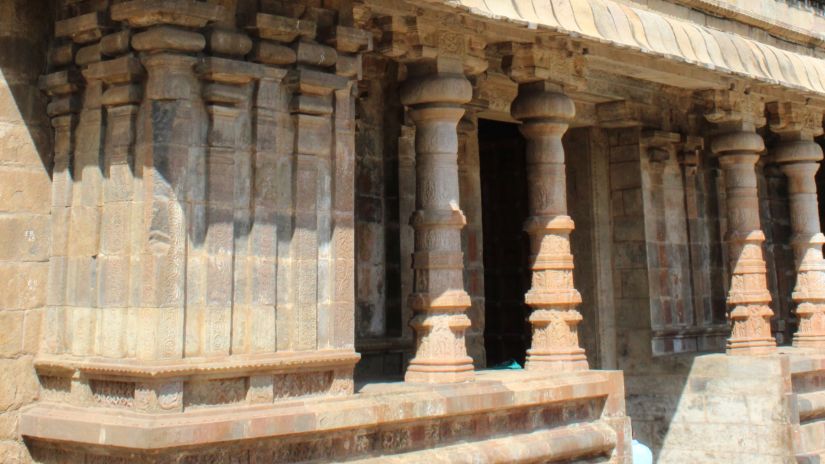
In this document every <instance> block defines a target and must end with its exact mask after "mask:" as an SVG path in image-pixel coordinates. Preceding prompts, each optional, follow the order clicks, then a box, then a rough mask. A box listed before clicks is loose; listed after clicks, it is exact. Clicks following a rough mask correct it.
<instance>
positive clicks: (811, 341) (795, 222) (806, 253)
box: [768, 103, 825, 348]
mask: <svg viewBox="0 0 825 464" xmlns="http://www.w3.org/2000/svg"><path fill="white" fill-rule="evenodd" d="M768 112H769V114H770V128H771V130H772V131H773V132H774V133H776V134H778V135H779V142H778V143H777V144H776V146H775V147H774V149H773V150H772V152H773V153H772V155H773V161H774V162H776V163H778V164H779V165H780V169H781V170H782V172H783V173H785V175H786V176H788V197H789V201H790V208H791V229H792V233H793V235H792V237H791V245H792V246H793V249H794V261H795V263H796V272H797V274H796V285H795V287H794V290H793V294H792V298H793V301H794V303H796V305H797V306H796V313H797V315H798V316H799V329H798V331H797V332H796V335H794V340H793V344H794V346H799V347H810V348H825V259H823V256H822V245H823V244H825V235H823V234H822V232H821V229H820V224H819V205H818V202H817V196H816V195H817V192H816V177H815V176H816V171H817V170H818V169H819V162H820V161H821V160H822V148H821V147H820V146H819V144H817V143H816V142H814V140H813V139H814V137H816V136H818V135H821V134H822V131H823V130H822V110H821V109H817V110H814V109H811V108H810V107H808V106H806V105H802V104H797V103H771V104H769V105H768Z"/></svg>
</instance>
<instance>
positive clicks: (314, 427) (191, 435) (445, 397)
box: [20, 371, 629, 452]
mask: <svg viewBox="0 0 825 464" xmlns="http://www.w3.org/2000/svg"><path fill="white" fill-rule="evenodd" d="M479 377H480V379H479V380H478V381H476V382H474V383H464V384H455V385H445V386H440V385H422V384H418V385H410V384H409V383H405V384H401V383H391V384H377V385H372V386H368V387H365V389H364V390H363V391H362V392H361V393H360V394H359V395H357V396H329V397H315V398H311V399H307V400H304V401H290V402H289V403H285V404H284V405H279V404H278V403H277V402H276V403H275V404H270V405H263V404H260V403H259V404H254V405H250V406H239V405H233V407H231V408H225V407H216V408H212V409H200V410H195V411H191V412H180V413H164V414H145V413H132V412H126V411H123V410H115V411H111V412H107V411H105V410H102V409H99V408H97V409H94V410H90V409H87V408H78V407H72V406H66V405H62V404H57V403H39V404H37V405H35V406H34V407H32V408H29V409H27V410H26V411H25V412H24V413H23V414H22V417H21V420H20V431H21V434H22V435H23V436H25V437H27V438H30V439H35V440H56V441H69V442H73V443H76V444H83V445H91V446H100V447H118V448H123V449H126V450H130V451H135V450H141V451H144V452H158V451H163V450H169V449H175V448H183V447H198V446H212V445H217V444H220V443H225V442H236V441H238V440H256V439H271V438H278V437H285V436H287V435H290V436H294V435H296V434H300V435H303V434H306V435H307V436H313V437H315V436H323V435H325V434H328V433H334V432H339V431H342V430H353V429H367V430H374V429H376V428H377V427H378V426H380V427H388V426H392V425H393V424H399V425H400V424H411V423H422V424H423V423H426V422H428V421H432V420H437V419H449V418H451V417H457V416H468V415H473V414H475V415H479V414H486V413H490V412H494V411H501V412H505V411H508V410H515V409H524V408H530V407H541V406H544V405H549V404H550V403H553V404H564V403H573V402H582V401H587V400H598V399H601V398H604V399H605V400H604V401H605V402H604V405H605V406H604V409H603V410H602V411H601V414H600V416H601V420H603V421H604V420H612V419H617V420H618V419H621V418H623V417H624V398H623V389H622V374H621V372H616V371H582V372H566V373H557V374H554V375H548V374H547V373H542V374H535V373H530V372H525V371H519V372H483V373H480V375H479ZM571 387H573V388H571ZM471 398H474V399H478V398H483V399H484V400H483V401H477V400H469V399H471ZM597 414H598V413H597ZM591 423H593V424H599V423H600V420H599V419H598V418H597V419H596V420H595V421H594V422H591ZM627 438H628V439H629V437H627Z"/></svg>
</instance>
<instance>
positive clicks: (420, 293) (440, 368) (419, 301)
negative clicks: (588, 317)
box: [401, 60, 474, 383]
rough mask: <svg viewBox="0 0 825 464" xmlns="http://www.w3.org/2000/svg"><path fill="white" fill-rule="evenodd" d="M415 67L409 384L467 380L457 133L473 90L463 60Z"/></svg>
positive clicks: (405, 97)
mask: <svg viewBox="0 0 825 464" xmlns="http://www.w3.org/2000/svg"><path fill="white" fill-rule="evenodd" d="M411 68H412V69H411V77H410V78H409V79H408V80H407V81H406V82H405V83H404V85H403V87H402V89H401V102H402V103H403V104H404V105H406V106H409V107H411V110H410V117H411V118H412V120H413V122H414V123H415V127H416V133H415V152H416V199H415V202H416V205H415V207H416V210H415V212H414V213H413V215H412V218H411V220H410V222H411V224H412V226H413V228H414V229H415V248H414V250H415V251H414V253H413V272H414V275H415V283H414V285H413V294H412V295H411V296H410V304H411V306H412V308H413V311H414V312H415V316H414V317H413V320H412V327H413V329H414V330H415V332H416V352H415V357H414V358H413V360H412V361H411V362H410V366H409V367H408V368H407V373H406V380H407V381H408V382H431V383H449V382H461V381H465V380H471V379H472V378H473V376H474V374H473V360H472V358H470V357H469V356H467V348H466V346H465V343H464V333H465V331H466V330H467V328H468V327H469V326H470V319H469V318H468V317H467V315H466V314H465V312H466V311H467V308H468V307H469V306H470V297H469V295H468V294H467V292H465V291H464V279H463V276H462V273H463V267H464V265H463V255H462V253H461V228H462V227H463V226H464V224H465V222H466V220H465V218H464V214H463V213H462V212H461V209H460V207H459V184H458V133H457V130H456V128H457V125H458V122H459V120H460V119H461V116H462V115H463V114H464V108H462V107H461V105H462V104H463V103H467V102H468V101H469V100H470V98H471V97H472V88H471V85H470V82H469V81H468V80H467V78H466V77H464V74H463V73H462V68H461V63H460V62H459V61H455V62H451V61H449V62H448V61H447V60H440V61H439V62H438V63H437V65H436V66H435V69H434V70H424V69H416V68H415V67H412V66H411ZM417 71H418V72H417Z"/></svg>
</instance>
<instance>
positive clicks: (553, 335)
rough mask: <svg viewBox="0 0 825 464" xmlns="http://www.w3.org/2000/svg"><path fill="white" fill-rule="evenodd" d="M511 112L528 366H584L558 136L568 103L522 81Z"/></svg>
mask: <svg viewBox="0 0 825 464" xmlns="http://www.w3.org/2000/svg"><path fill="white" fill-rule="evenodd" d="M511 113H512V115H513V117H514V118H516V119H518V120H519V121H522V125H521V128H520V130H521V133H522V134H524V137H525V138H526V139H527V179H528V183H529V185H528V197H529V207H530V217H529V218H528V219H527V222H526V223H525V225H524V228H525V230H526V231H527V233H528V234H529V235H530V250H531V255H530V260H531V270H532V273H533V277H532V284H531V287H530V290H529V291H528V292H527V295H526V297H525V299H526V302H527V304H528V305H529V306H530V307H531V308H532V309H533V313H532V314H531V315H530V323H531V324H532V325H533V341H532V345H531V348H530V349H529V350H528V351H527V364H526V368H527V369H528V370H539V369H542V370H580V369H587V367H588V366H587V357H586V356H585V352H584V349H582V348H581V347H580V346H579V337H578V332H577V326H578V324H579V322H581V320H582V316H581V314H580V313H579V312H578V310H577V309H576V308H577V307H578V305H579V304H581V301H582V297H581V295H580V294H579V292H578V291H577V290H576V288H575V286H574V284H573V255H572V254H571V252H570V232H571V231H572V230H573V227H574V225H573V220H572V219H571V218H570V216H568V215H567V187H566V185H567V183H566V173H565V166H564V147H563V146H562V142H561V138H562V136H563V135H564V132H565V131H566V130H567V127H568V125H569V123H570V121H572V120H573V118H574V117H575V115H576V107H575V105H574V104H573V101H572V100H571V99H570V98H569V97H567V96H566V95H564V94H563V93H561V92H560V89H559V87H558V86H553V85H552V84H547V83H545V82H544V81H541V82H537V83H529V84H522V85H521V86H520V88H519V94H518V97H517V98H516V100H515V101H514V102H513V104H512V109H511Z"/></svg>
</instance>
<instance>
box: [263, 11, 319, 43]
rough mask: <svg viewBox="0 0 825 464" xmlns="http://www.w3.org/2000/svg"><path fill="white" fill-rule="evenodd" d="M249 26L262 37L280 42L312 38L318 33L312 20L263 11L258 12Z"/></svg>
mask: <svg viewBox="0 0 825 464" xmlns="http://www.w3.org/2000/svg"><path fill="white" fill-rule="evenodd" d="M249 28H250V29H251V30H252V31H253V32H255V33H256V34H257V35H258V37H260V38H262V39H269V40H275V41H278V42H292V41H293V40H295V39H296V38H298V37H306V38H310V39H311V38H313V37H315V33H316V26H315V23H314V22H312V21H307V20H298V19H293V18H287V17H283V16H274V15H269V14H263V13H258V14H256V15H255V16H254V17H253V18H252V21H251V22H250V24H249Z"/></svg>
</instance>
